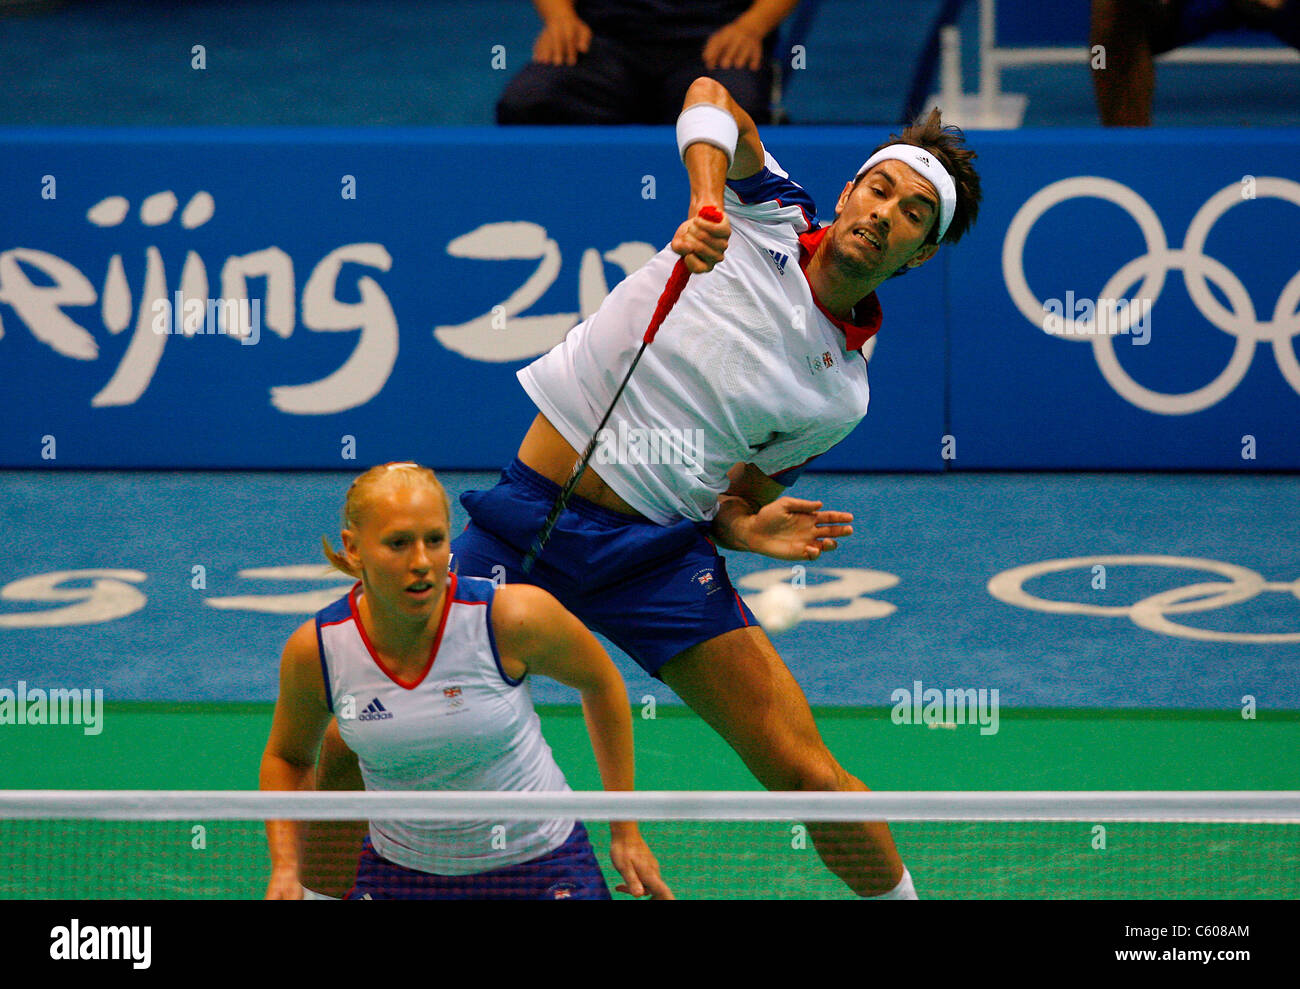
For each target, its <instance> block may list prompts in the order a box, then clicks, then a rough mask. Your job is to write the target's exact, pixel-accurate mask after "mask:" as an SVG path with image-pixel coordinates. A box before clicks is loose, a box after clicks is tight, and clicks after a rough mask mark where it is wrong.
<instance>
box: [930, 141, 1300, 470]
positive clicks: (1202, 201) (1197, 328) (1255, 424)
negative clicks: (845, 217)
mask: <svg viewBox="0 0 1300 989" xmlns="http://www.w3.org/2000/svg"><path fill="white" fill-rule="evenodd" d="M972 140H973V143H974V144H975V145H976V146H977V147H978V148H979V151H980V157H979V164H980V167H981V175H982V176H983V179H984V190H985V201H984V207H983V211H982V213H981V216H980V221H979V224H978V225H977V227H976V229H975V232H974V234H972V236H971V237H970V238H969V239H968V240H964V241H962V243H961V244H960V245H959V246H958V248H957V249H955V250H953V251H952V252H950V256H949V266H950V267H949V271H950V278H951V281H950V282H949V287H950V290H951V295H950V298H949V302H948V305H949V310H950V312H951V313H952V315H953V321H952V324H951V326H950V334H951V336H950V347H951V364H950V366H949V374H950V386H951V388H950V392H949V395H950V403H951V404H950V407H949V416H950V418H949V427H950V431H951V434H952V436H953V437H954V441H955V443H954V445H955V452H956V459H955V461H954V466H957V467H960V468H968V469H970V468H973V469H983V468H1066V469H1072V468H1085V469H1086V468H1109V469H1114V468H1121V469H1147V468H1155V469H1236V470H1240V469H1243V468H1244V469H1251V468H1270V469H1278V468H1290V469H1294V468H1296V467H1300V364H1298V363H1297V359H1296V350H1295V347H1294V344H1295V337H1296V334H1297V333H1300V236H1298V235H1297V231H1300V182H1297V179H1300V133H1296V132H1281V131H1273V132H1268V131H1123V132H1104V133H1101V132H1097V131H1059V132H1042V131H1040V132H1037V133H1031V134H1017V133H999V134H992V133H990V134H979V135H976V136H975V137H974V138H973V139H972ZM1106 300H1112V301H1111V303H1108V302H1107V301H1106ZM1112 303H1113V304H1112Z"/></svg>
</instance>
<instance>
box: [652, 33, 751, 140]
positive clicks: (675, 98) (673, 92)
mask: <svg viewBox="0 0 1300 989" xmlns="http://www.w3.org/2000/svg"><path fill="white" fill-rule="evenodd" d="M663 64H664V65H665V66H666V68H665V70H664V75H663V83H662V84H661V87H660V91H661V93H662V109H661V111H660V114H659V121H658V122H659V123H665V124H671V123H672V122H673V121H675V120H676V119H677V115H678V114H679V113H681V112H682V100H683V99H685V97H686V90H687V89H689V88H690V85H691V83H693V82H694V81H695V80H696V79H698V78H699V77H700V76H708V77H709V78H711V79H716V80H718V82H720V83H722V85H724V86H726V87H727V92H729V93H730V94H731V98H732V99H733V100H735V101H736V102H737V103H739V104H740V105H741V106H742V107H743V108H744V109H745V112H746V113H748V114H749V115H750V116H751V117H753V118H754V123H756V124H760V125H761V124H766V123H770V122H771V119H772V63H771V62H770V61H769V60H768V59H767V58H764V60H763V65H762V67H761V68H759V69H758V70H757V71H755V72H750V71H748V70H747V69H712V70H710V69H706V68H705V67H704V60H703V59H702V58H701V57H700V52H699V51H696V52H694V53H693V55H692V54H689V53H688V54H686V55H681V54H678V55H677V56H676V57H673V58H672V59H671V61H670V60H668V59H665V61H664V63H663Z"/></svg>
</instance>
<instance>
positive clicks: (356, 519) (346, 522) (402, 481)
mask: <svg viewBox="0 0 1300 989" xmlns="http://www.w3.org/2000/svg"><path fill="white" fill-rule="evenodd" d="M390 485H398V486H400V487H402V488H406V489H411V488H418V487H420V486H422V485H427V486H428V487H431V488H433V490H434V491H436V492H437V493H438V497H439V498H441V499H442V507H443V511H445V512H446V513H447V525H448V526H450V525H451V499H450V498H448V497H447V491H446V489H445V488H444V487H443V486H442V482H441V481H439V480H438V475H436V474H435V473H434V472H433V471H432V470H430V469H429V468H428V467H423V466H421V465H420V464H416V463H412V462H410V461H402V462H399V463H391V464H378V465H376V466H374V467H371V468H370V469H369V470H368V471H366V472H365V473H364V474H361V475H359V476H358V477H357V478H356V479H355V480H354V481H353V482H352V484H351V486H350V487H349V488H348V494H347V497H346V498H345V499H344V500H343V528H345V529H351V530H354V531H355V530H356V529H357V528H359V527H360V524H361V516H362V514H363V513H364V511H365V509H366V507H367V506H368V505H369V504H370V502H371V501H372V500H373V499H374V497H375V495H376V494H378V493H379V491H380V490H382V489H383V488H385V487H388V486H390ZM320 541H321V546H322V547H324V549H325V559H327V560H329V561H330V563H331V564H332V565H333V566H334V568H335V569H336V570H342V571H343V572H344V573H345V574H347V575H348V576H349V577H356V578H358V579H359V578H360V577H361V572H360V571H359V570H355V569H353V567H352V565H351V564H350V563H348V560H347V557H346V556H344V555H343V554H342V553H340V552H338V551H337V550H336V549H334V547H333V546H331V545H330V541H329V539H328V537H326V536H321V538H320Z"/></svg>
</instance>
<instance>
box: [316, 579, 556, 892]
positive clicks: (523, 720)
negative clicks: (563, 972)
mask: <svg viewBox="0 0 1300 989" xmlns="http://www.w3.org/2000/svg"><path fill="white" fill-rule="evenodd" d="M494 591H495V586H494V585H493V583H492V581H490V580H484V579H480V578H475V577H460V578H459V579H458V578H457V577H456V575H454V574H453V575H452V576H451V577H450V580H449V583H448V586H447V593H446V599H445V603H444V605H443V613H442V621H441V625H440V626H439V629H438V634H437V636H436V638H435V639H434V642H433V646H432V648H431V649H430V652H429V665H428V666H426V668H425V671H424V673H423V675H422V676H420V677H419V679H418V680H416V681H415V682H413V683H400V682H398V681H397V680H394V679H393V677H392V676H390V675H389V673H388V672H387V671H386V670H385V669H384V668H383V667H382V666H381V665H380V663H379V660H378V657H377V656H376V654H375V651H374V649H373V648H372V646H371V644H370V642H369V640H368V638H367V636H366V632H365V629H364V628H363V627H362V625H361V621H360V618H359V617H358V613H357V601H358V599H359V597H360V594H361V585H360V583H358V584H357V585H356V586H355V587H353V588H352V590H351V592H350V593H348V594H347V595H346V596H344V597H341V598H339V600H337V601H335V602H334V603H333V604H331V605H330V606H329V607H327V608H324V609H323V610H321V611H320V612H319V613H318V614H317V615H316V636H317V641H318V643H319V646H320V655H321V666H322V669H323V673H324V677H325V692H326V700H327V702H328V704H329V707H330V710H331V711H333V712H334V713H335V715H336V716H337V717H338V723H339V731H340V733H341V735H342V737H343V741H344V742H345V743H347V746H348V748H350V749H351V750H352V751H353V752H355V753H356V754H357V757H358V760H359V762H360V765H361V776H362V778H363V779H364V780H365V784H366V789H367V790H568V789H569V785H568V783H567V782H566V781H565V779H564V774H563V773H562V772H561V771H560V767H559V766H558V765H556V762H555V759H554V757H553V756H552V755H551V749H550V746H548V745H547V744H546V740H545V739H544V738H543V737H542V732H541V725H540V722H539V720H538V717H537V712H536V711H535V710H534V709H533V701H532V694H531V693H530V691H529V689H528V684H527V683H526V682H524V681H522V680H512V679H511V678H510V677H508V676H507V675H506V673H505V670H504V669H503V668H502V666H501V657H500V655H499V654H498V653H497V649H496V641H495V639H494V637H493V634H492V625H491V617H492V597H493V592H494ZM573 825H574V822H573V820H572V819H571V818H570V819H563V818H559V819H550V820H544V821H493V820H478V821H393V820H372V821H371V822H370V839H371V842H372V843H373V845H374V848H375V851H376V852H378V853H379V854H380V855H382V856H383V857H384V858H386V859H388V860H389V861H392V862H396V863H397V864H398V865H402V866H405V867H407V868H408V869H416V870H419V871H421V872H429V873H434V874H436V875H449V876H460V875H471V874H474V873H479V872H486V871H488V870H490V869H498V868H501V867H503V866H508V865H516V864H518V863H520V862H526V861H528V860H529V859H533V858H537V857H538V856H540V855H545V854H547V853H548V852H551V851H554V850H555V849H556V848H558V847H559V846H560V845H562V844H563V843H564V841H565V839H566V838H568V836H569V832H570V831H572V830H573Z"/></svg>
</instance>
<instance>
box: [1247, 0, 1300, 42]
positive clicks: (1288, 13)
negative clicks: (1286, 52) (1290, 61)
mask: <svg viewBox="0 0 1300 989" xmlns="http://www.w3.org/2000/svg"><path fill="white" fill-rule="evenodd" d="M1237 7H1238V9H1239V10H1240V11H1241V13H1242V15H1243V16H1244V17H1245V19H1246V20H1247V22H1248V23H1249V24H1250V25H1251V27H1254V28H1257V29H1259V30H1261V31H1271V32H1272V33H1273V34H1275V35H1276V36H1277V37H1278V38H1280V39H1281V40H1282V41H1285V42H1286V43H1287V44H1288V45H1290V46H1291V47H1292V48H1300V0H1237Z"/></svg>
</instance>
